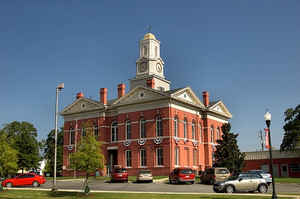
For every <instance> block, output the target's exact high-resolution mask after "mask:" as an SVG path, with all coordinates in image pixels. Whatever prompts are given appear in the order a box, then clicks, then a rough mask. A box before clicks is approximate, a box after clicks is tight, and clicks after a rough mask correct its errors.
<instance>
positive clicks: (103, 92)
mask: <svg viewBox="0 0 300 199" xmlns="http://www.w3.org/2000/svg"><path fill="white" fill-rule="evenodd" d="M100 102H102V103H103V104H104V105H106V104H107V88H100Z"/></svg>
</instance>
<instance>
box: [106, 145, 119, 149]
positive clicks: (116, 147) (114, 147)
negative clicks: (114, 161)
mask: <svg viewBox="0 0 300 199" xmlns="http://www.w3.org/2000/svg"><path fill="white" fill-rule="evenodd" d="M118 148H119V147H118V146H108V147H107V148H106V150H114V149H118Z"/></svg>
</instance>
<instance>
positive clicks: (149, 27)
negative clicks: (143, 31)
mask: <svg viewBox="0 0 300 199" xmlns="http://www.w3.org/2000/svg"><path fill="white" fill-rule="evenodd" d="M147 28H148V33H150V32H151V28H152V27H151V25H148V27H147Z"/></svg>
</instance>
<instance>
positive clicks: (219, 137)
mask: <svg viewBox="0 0 300 199" xmlns="http://www.w3.org/2000/svg"><path fill="white" fill-rule="evenodd" d="M216 131H217V140H219V139H221V135H220V127H218V128H217V130H216Z"/></svg>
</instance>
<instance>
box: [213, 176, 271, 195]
mask: <svg viewBox="0 0 300 199" xmlns="http://www.w3.org/2000/svg"><path fill="white" fill-rule="evenodd" d="M213 190H214V191H215V192H217V193H220V192H225V193H233V192H254V191H258V192H260V193H266V192H267V191H268V185H267V182H266V180H265V179H264V178H263V177H262V176H260V175H257V174H249V173H245V174H241V175H239V176H238V177H233V178H232V179H231V180H227V181H225V182H218V183H215V184H214V186H213Z"/></svg>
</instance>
